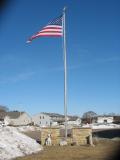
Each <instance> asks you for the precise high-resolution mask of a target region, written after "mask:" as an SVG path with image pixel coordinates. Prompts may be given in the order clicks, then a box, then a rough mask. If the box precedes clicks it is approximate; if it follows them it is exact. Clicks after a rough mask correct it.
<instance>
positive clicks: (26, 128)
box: [16, 126, 41, 132]
mask: <svg viewBox="0 0 120 160" xmlns="http://www.w3.org/2000/svg"><path fill="white" fill-rule="evenodd" d="M16 129H17V130H18V131H20V132H28V131H40V130H41V128H40V127H36V126H20V127H16Z"/></svg>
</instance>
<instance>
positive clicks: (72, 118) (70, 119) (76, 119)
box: [67, 116, 81, 126]
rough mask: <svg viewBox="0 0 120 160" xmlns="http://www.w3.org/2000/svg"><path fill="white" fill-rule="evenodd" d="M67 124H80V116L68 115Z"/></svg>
mask: <svg viewBox="0 0 120 160" xmlns="http://www.w3.org/2000/svg"><path fill="white" fill-rule="evenodd" d="M67 124H68V125H76V126H79V125H80V124H81V118H80V117H78V116H68V121H67Z"/></svg>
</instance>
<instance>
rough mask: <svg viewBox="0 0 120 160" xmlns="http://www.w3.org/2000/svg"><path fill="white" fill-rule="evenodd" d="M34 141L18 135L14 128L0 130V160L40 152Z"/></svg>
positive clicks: (20, 134)
mask: <svg viewBox="0 0 120 160" xmlns="http://www.w3.org/2000/svg"><path fill="white" fill-rule="evenodd" d="M42 149H43V148H42V146H40V145H39V144H38V143H37V142H36V141H35V140H33V139H31V138H29V137H27V136H26V135H24V134H22V133H19V132H18V131H17V129H15V128H14V127H1V128H0V160H9V159H12V158H15V157H21V156H25V155H27V154H32V153H35V152H38V151H40V150H42Z"/></svg>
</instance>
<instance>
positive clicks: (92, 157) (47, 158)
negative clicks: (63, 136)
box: [15, 139, 120, 160]
mask: <svg viewBox="0 0 120 160" xmlns="http://www.w3.org/2000/svg"><path fill="white" fill-rule="evenodd" d="M94 143H95V147H91V146H88V145H87V146H64V147H63V146H61V147H60V146H51V147H44V150H43V151H41V152H39V153H37V154H33V155H29V156H26V157H22V158H16V159H15V160H117V159H120V157H119V158H118V155H117V154H118V149H119V148H120V141H113V140H107V139H102V140H99V141H94Z"/></svg>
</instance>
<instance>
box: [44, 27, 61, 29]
mask: <svg viewBox="0 0 120 160" xmlns="http://www.w3.org/2000/svg"><path fill="white" fill-rule="evenodd" d="M43 29H62V28H61V27H44V28H43Z"/></svg>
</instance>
